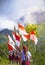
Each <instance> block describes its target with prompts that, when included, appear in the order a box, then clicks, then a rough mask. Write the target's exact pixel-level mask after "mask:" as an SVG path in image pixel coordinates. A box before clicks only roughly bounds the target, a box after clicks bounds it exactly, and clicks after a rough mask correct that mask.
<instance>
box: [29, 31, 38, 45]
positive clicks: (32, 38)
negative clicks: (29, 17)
mask: <svg viewBox="0 0 45 65" xmlns="http://www.w3.org/2000/svg"><path fill="white" fill-rule="evenodd" d="M30 39H31V40H33V41H34V42H35V45H36V44H37V42H38V39H37V37H36V35H35V33H34V31H32V32H31V34H30Z"/></svg>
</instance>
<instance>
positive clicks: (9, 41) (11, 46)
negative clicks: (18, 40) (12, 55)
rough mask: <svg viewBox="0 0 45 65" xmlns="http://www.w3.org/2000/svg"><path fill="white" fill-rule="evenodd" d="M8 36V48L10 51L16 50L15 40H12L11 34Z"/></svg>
mask: <svg viewBox="0 0 45 65" xmlns="http://www.w3.org/2000/svg"><path fill="white" fill-rule="evenodd" d="M7 36H8V49H9V51H11V50H15V43H14V41H13V40H12V38H11V37H10V35H7Z"/></svg>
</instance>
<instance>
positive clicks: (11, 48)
mask: <svg viewBox="0 0 45 65" xmlns="http://www.w3.org/2000/svg"><path fill="white" fill-rule="evenodd" d="M8 49H9V51H11V50H13V47H12V46H11V45H10V44H9V43H8Z"/></svg>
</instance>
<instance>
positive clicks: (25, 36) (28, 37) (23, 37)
mask: <svg viewBox="0 0 45 65" xmlns="http://www.w3.org/2000/svg"><path fill="white" fill-rule="evenodd" d="M22 39H23V41H24V42H26V41H27V40H28V39H30V35H29V34H27V35H22Z"/></svg>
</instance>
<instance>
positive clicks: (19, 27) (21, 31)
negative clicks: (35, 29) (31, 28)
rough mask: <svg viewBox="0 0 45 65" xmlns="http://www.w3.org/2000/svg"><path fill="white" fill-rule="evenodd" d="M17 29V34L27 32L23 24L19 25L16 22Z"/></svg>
mask: <svg viewBox="0 0 45 65" xmlns="http://www.w3.org/2000/svg"><path fill="white" fill-rule="evenodd" d="M18 29H19V34H21V35H22V34H24V35H25V34H26V35H27V34H28V33H27V32H26V30H25V27H24V26H23V25H21V24H18Z"/></svg>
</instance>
